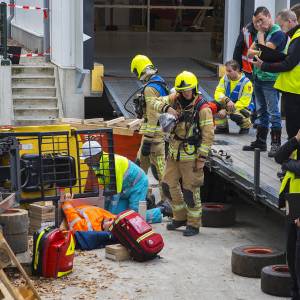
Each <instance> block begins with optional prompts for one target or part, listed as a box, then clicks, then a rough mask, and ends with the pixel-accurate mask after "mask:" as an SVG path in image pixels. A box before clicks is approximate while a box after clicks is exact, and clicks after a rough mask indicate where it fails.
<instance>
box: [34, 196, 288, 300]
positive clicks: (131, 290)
mask: <svg viewBox="0 0 300 300" xmlns="http://www.w3.org/2000/svg"><path fill="white" fill-rule="evenodd" d="M236 201H237V203H236V204H235V205H236V207H237V224H236V225H235V226H234V227H233V228H226V229H214V228H201V233H200V235H198V236H195V237H190V238H186V237H183V236H182V233H181V232H180V231H178V232H168V231H166V220H165V222H164V223H162V224H156V225H155V226H154V229H155V230H156V231H157V232H159V233H161V234H162V235H163V238H164V241H165V247H164V249H163V251H162V252H161V257H162V258H161V259H155V260H153V261H150V262H147V263H136V262H131V261H127V262H121V263H117V262H112V261H109V260H106V259H105V258H104V250H103V249H101V250H95V251H90V252H80V253H77V255H76V258H75V268H74V272H73V274H71V275H70V276H69V277H66V278H65V279H60V280H55V281H45V280H44V281H39V282H36V285H37V286H38V288H39V290H40V291H41V289H42V290H43V289H44V288H46V290H44V292H43V293H42V294H43V297H42V298H43V299H155V300H156V299H203V300H206V299H207V300H211V299H223V300H224V299H228V300H232V299H238V300H248V299H249V300H250V299H256V300H263V299H266V300H267V299H272V298H274V299H282V298H277V297H272V296H268V295H266V294H264V293H262V292H261V290H260V280H259V279H250V278H243V277H239V276H236V275H234V274H232V273H231V267H230V260H231V250H232V248H234V247H236V246H240V245H246V244H262V245H267V246H272V247H276V248H278V249H284V220H283V218H282V217H280V216H279V215H277V214H275V213H274V212H271V211H268V212H266V211H264V210H262V209H259V208H257V207H253V206H252V205H250V204H247V203H244V202H239V201H238V199H236ZM47 286H48V288H47Z"/></svg>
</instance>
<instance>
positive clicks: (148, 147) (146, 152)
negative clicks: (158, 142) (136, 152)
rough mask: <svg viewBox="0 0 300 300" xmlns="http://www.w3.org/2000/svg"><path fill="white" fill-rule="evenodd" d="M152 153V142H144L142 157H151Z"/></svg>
mask: <svg viewBox="0 0 300 300" xmlns="http://www.w3.org/2000/svg"><path fill="white" fill-rule="evenodd" d="M150 152H151V142H150V141H144V142H143V146H142V155H143V156H149V155H150Z"/></svg>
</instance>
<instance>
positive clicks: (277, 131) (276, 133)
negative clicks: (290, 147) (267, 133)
mask: <svg viewBox="0 0 300 300" xmlns="http://www.w3.org/2000/svg"><path fill="white" fill-rule="evenodd" d="M280 146H281V128H272V129H271V150H270V151H269V152H268V156H269V157H274V156H275V154H276V152H277V150H278V149H279V148H280Z"/></svg>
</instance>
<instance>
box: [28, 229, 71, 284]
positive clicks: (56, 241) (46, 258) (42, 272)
mask: <svg viewBox="0 0 300 300" xmlns="http://www.w3.org/2000/svg"><path fill="white" fill-rule="evenodd" d="M74 254H75V239H74V236H73V234H72V232H71V231H64V230H61V229H58V228H53V227H47V228H46V229H41V230H39V231H37V232H36V233H35V234H34V236H33V258H32V275H34V276H42V277H46V278H58V277H62V276H64V275H67V274H69V273H71V272H72V270H73V260H74Z"/></svg>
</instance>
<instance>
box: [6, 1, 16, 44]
mask: <svg viewBox="0 0 300 300" xmlns="http://www.w3.org/2000/svg"><path fill="white" fill-rule="evenodd" d="M9 4H10V5H11V6H10V8H9V17H8V19H7V36H8V38H9V39H11V21H12V19H13V18H14V17H15V8H14V5H15V0H10V1H9Z"/></svg>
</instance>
